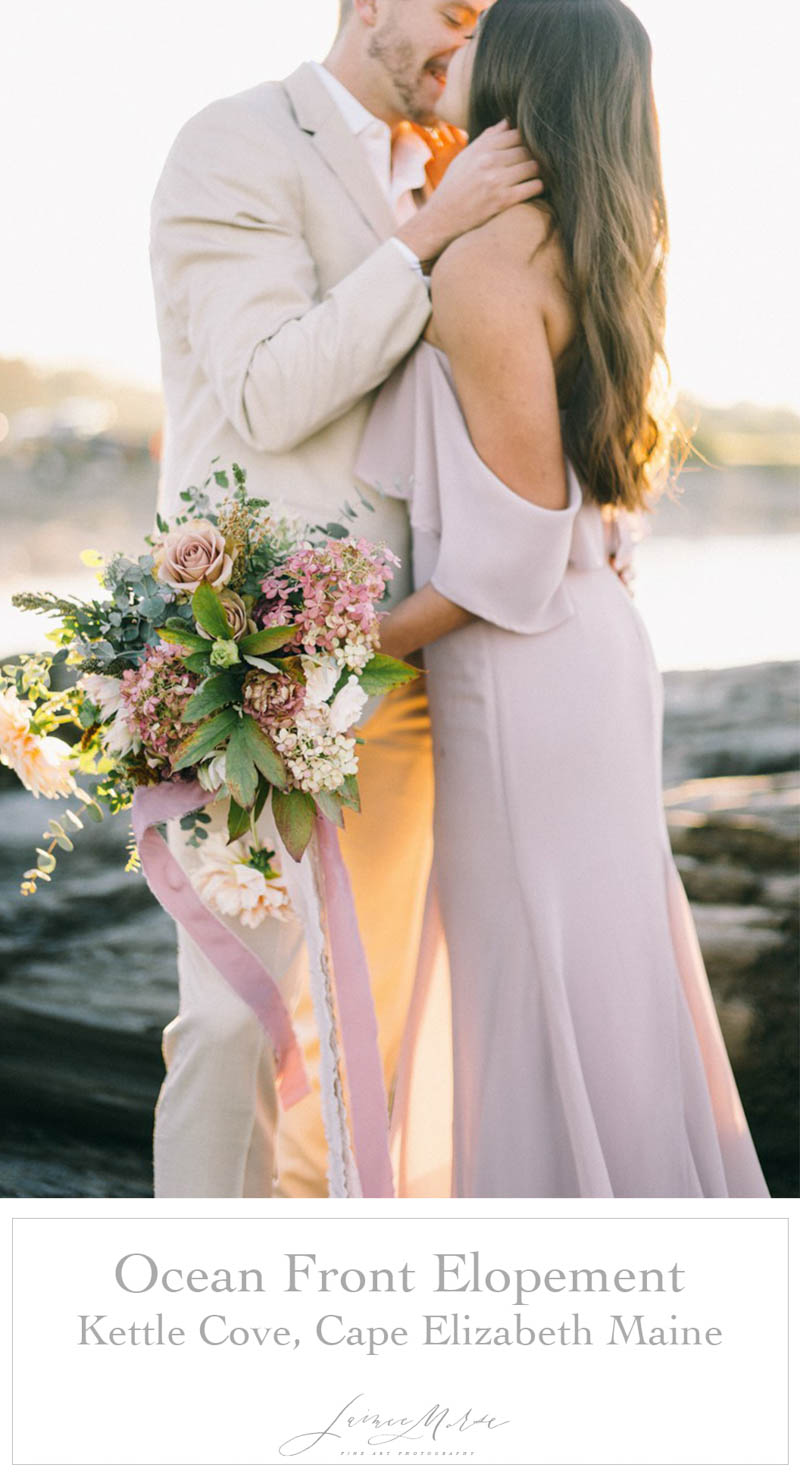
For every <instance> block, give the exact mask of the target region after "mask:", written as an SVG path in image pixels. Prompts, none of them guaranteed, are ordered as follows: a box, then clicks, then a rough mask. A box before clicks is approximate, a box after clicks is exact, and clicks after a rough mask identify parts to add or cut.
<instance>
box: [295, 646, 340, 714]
mask: <svg viewBox="0 0 800 1480" xmlns="http://www.w3.org/2000/svg"><path fill="white" fill-rule="evenodd" d="M302 663H303V673H304V674H305V680H306V703H307V704H313V705H314V706H316V705H318V704H324V703H325V702H326V700H328V699H330V697H331V694H332V693H333V691H334V689H335V687H336V681H337V679H338V677H339V674H340V673H341V671H342V670H341V668H340V667H339V664H338V663H337V662H336V659H335V658H303V659H302Z"/></svg>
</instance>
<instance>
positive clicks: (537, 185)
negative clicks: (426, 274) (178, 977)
mask: <svg viewBox="0 0 800 1480" xmlns="http://www.w3.org/2000/svg"><path fill="white" fill-rule="evenodd" d="M543 188H544V187H543V184H542V181H541V179H540V176H539V166H538V164H537V163H536V161H535V160H534V159H531V156H530V154H529V153H528V151H527V149H526V148H525V145H524V144H523V142H522V135H521V133H520V132H519V129H516V128H512V127H511V125H510V124H509V123H508V122H507V120H505V119H502V120H501V121H500V123H495V124H492V126H491V128H487V129H484V131H483V133H482V134H479V135H478V137H477V139H473V141H472V143H471V144H468V145H467V147H466V148H465V149H462V150H461V151H460V153H458V154H456V156H455V158H454V159H453V160H452V163H451V164H450V166H449V168H448V169H447V171H446V173H445V175H444V177H443V179H442V183H441V185H439V187H438V189H436V190H434V192H433V195H432V196H431V198H430V200H428V201H426V203H425V205H424V206H422V207H421V209H420V210H419V211H417V213H416V215H415V216H412V218H411V220H410V221H407V222H405V224H404V225H403V226H401V228H400V230H399V231H396V232H395V233H394V234H395V236H397V237H398V238H399V239H400V241H402V242H405V243H406V246H409V247H410V248H411V250H412V252H415V253H416V255H417V256H418V257H419V260H420V262H435V261H436V258H437V257H439V256H440V255H441V253H442V252H443V251H444V249H445V247H446V246H449V244H450V242H452V241H455V239H456V237H457V236H463V235H464V234H465V233H466V232H468V231H473V230H474V229H475V227H477V226H482V225H483V224H484V222H486V221H489V220H491V218H492V217H493V216H496V215H498V214H499V213H500V212H501V211H506V210H508V208H509V206H514V205H519V203H520V201H523V200H532V199H533V197H534V196H536V195H541V193H542V190H543Z"/></svg>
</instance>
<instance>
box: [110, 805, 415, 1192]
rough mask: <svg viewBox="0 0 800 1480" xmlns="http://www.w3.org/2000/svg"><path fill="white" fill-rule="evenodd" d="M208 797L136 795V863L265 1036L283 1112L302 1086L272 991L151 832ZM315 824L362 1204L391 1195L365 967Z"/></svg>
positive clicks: (347, 904) (347, 892) (335, 843)
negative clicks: (272, 1055) (138, 860)
mask: <svg viewBox="0 0 800 1480" xmlns="http://www.w3.org/2000/svg"><path fill="white" fill-rule="evenodd" d="M210 799H211V798H210V794H209V792H207V791H205V790H204V788H203V787H202V786H201V785H200V783H199V782H198V781H162V782H160V783H159V784H158V785H157V786H146V787H139V788H137V790H136V791H135V792H134V796H133V832H134V836H135V838H136V844H137V847H138V849H139V857H140V858H141V861H142V869H143V871H144V875H145V878H146V879H147V882H148V884H149V886H150V889H151V890H152V892H153V894H154V895H155V897H156V899H157V900H158V902H159V904H160V905H162V906H163V908H164V909H165V910H166V911H167V913H168V914H170V915H171V916H172V918H173V919H174V920H176V921H178V923H179V924H181V925H182V926H183V927H184V929H185V930H186V931H188V933H189V935H190V936H191V937H192V939H193V940H194V941H195V942H196V944H197V945H198V946H199V947H200V949H201V951H202V952H203V954H204V955H205V956H206V957H207V958H208V960H209V961H211V962H212V964H213V965H214V966H216V968H217V970H218V971H219V972H220V973H221V974H222V976H223V977H224V978H225V980H226V981H227V982H228V984H229V985H230V986H231V987H232V988H233V990H234V991H235V992H237V993H238V995H239V996H240V997H241V998H242V1000H243V1001H244V1002H246V1003H247V1005H248V1007H249V1008H250V1009H251V1010H252V1012H254V1013H255V1015H256V1017H257V1018H258V1020H259V1022H260V1023H261V1025H262V1027H263V1028H264V1029H265V1030H266V1032H267V1034H268V1035H269V1037H270V1039H271V1041H272V1045H273V1049H274V1052H275V1059H276V1083H277V1086H278V1092H279V1095H280V1102H281V1105H282V1106H283V1108H284V1109H285V1110H286V1109H288V1108H289V1107H290V1106H291V1105H294V1104H295V1103H296V1102H297V1101H298V1100H300V1099H302V1098H303V1096H304V1095H306V1094H308V1092H309V1088H310V1086H309V1083H308V1077H307V1075H306V1069H305V1065H304V1063H303V1056H302V1053H301V1051H300V1046H299V1044H298V1042H297V1039H296V1037H295V1034H294V1029H293V1028H292V1023H291V1019H290V1017H289V1013H288V1011H287V1008H286V1004H285V1003H284V1001H283V998H282V997H281V994H280V991H279V989H278V986H277V984H276V982H275V981H274V979H273V978H272V977H271V976H270V974H269V972H268V971H266V970H265V968H264V966H263V965H262V963H261V962H260V961H259V959H258V957H257V956H256V955H255V953H254V952H253V951H251V950H250V949H249V947H248V946H246V945H244V944H243V942H242V941H240V940H239V938H238V936H236V935H234V934H233V931H231V930H229V929H228V927H227V925H224V924H223V923H222V921H221V920H218V919H217V917H216V915H213V914H212V913H211V911H210V910H209V909H207V908H206V906H205V905H204V904H203V902H202V900H201V899H199V897H198V895H197V894H196V892H195V890H194V888H193V886H192V882H191V879H190V878H189V876H188V874H186V873H184V871H183V869H182V868H181V866H180V864H179V863H178V861H177V859H176V858H174V857H173V855H172V853H171V852H170V850H169V848H168V846H167V844H166V843H165V842H164V839H163V838H162V837H161V835H160V833H158V832H157V831H156V827H157V825H158V824H159V823H161V822H168V821H171V820H174V819H176V818H179V817H185V816H186V815H187V814H188V813H189V812H194V811H197V810H198V809H199V808H200V807H204V806H206V805H207V803H208V802H209V800H210ZM316 827H317V839H318V843H319V854H320V863H321V867H322V878H323V885H324V895H325V913H326V917H327V925H328V936H329V940H330V948H331V957H332V962H333V977H334V983H335V988H336V1002H337V1008H338V1014H339V1022H340V1027H341V1033H342V1042H343V1045H344V1056H345V1065H346V1070H347V1083H348V1089H349V1095H350V1106H351V1111H352V1124H353V1141H354V1148H353V1149H354V1153H355V1160H356V1166H357V1167H358V1175H359V1180H360V1182H361V1192H362V1196H364V1197H394V1195H395V1192H394V1182H393V1178H392V1167H391V1160H390V1156H389V1116H388V1107H387V1101H386V1089H385V1086H384V1082H383V1068H382V1064H381V1058H380V1052H379V1048H378V1024H377V1020H376V1017H375V1005H374V1003H373V1000H372V991H371V988H370V980H369V968H368V966H367V960H366V956H365V954H364V947H363V945H362V942H361V936H360V933H359V929H358V918H357V916H356V910H355V903H354V901H353V894H352V889H351V887H350V879H349V877H348V874H347V870H346V868H345V866H344V861H343V859H342V855H341V850H340V848H339V839H338V836H337V832H336V828H335V827H334V825H333V824H332V823H331V822H328V821H327V819H325V818H317V823H316Z"/></svg>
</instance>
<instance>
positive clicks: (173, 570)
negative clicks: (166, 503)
mask: <svg viewBox="0 0 800 1480" xmlns="http://www.w3.org/2000/svg"><path fill="white" fill-rule="evenodd" d="M154 567H155V571H156V574H157V575H158V578H159V580H160V581H164V582H165V584H166V585H167V586H171V587H172V589H173V591H180V592H187V593H190V592H193V591H196V590H197V588H198V586H199V585H200V584H201V582H203V581H208V584H209V586H214V587H219V586H224V585H225V584H226V583H227V582H228V581H229V580H230V578H231V571H232V570H233V561H232V559H231V557H230V555H229V554H228V552H227V550H226V549H225V537H224V535H223V534H222V532H221V530H219V529H217V526H216V525H215V524H212V523H211V521H210V520H209V519H190V520H189V521H188V523H186V524H181V525H180V526H179V527H178V528H177V529H174V530H171V531H170V533H169V534H166V535H164V538H163V540H161V542H160V544H159V545H157V546H156V549H155V551H154Z"/></svg>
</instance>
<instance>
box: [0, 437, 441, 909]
mask: <svg viewBox="0 0 800 1480" xmlns="http://www.w3.org/2000/svg"><path fill="white" fill-rule="evenodd" d="M212 481H213V484H214V485H216V488H218V489H220V490H222V491H223V492H222V500H223V501H222V502H221V503H219V504H217V505H212V500H211V497H210V495H209V492H208V490H209V487H210V485H211V484H212ZM181 500H182V501H183V503H184V505H185V512H184V513H182V514H181V515H180V516H179V517H178V518H176V519H174V520H172V521H171V522H169V523H168V522H167V521H166V520H164V519H162V518H161V517H160V516H159V518H158V521H157V525H158V533H157V534H156V535H154V536H152V537H151V538H149V539H148V540H147V544H148V546H149V549H148V550H147V552H146V553H144V554H142V555H139V556H138V557H137V558H130V557H128V556H126V555H115V556H114V557H113V559H111V560H110V561H108V562H107V563H104V562H103V561H102V559H101V557H100V556H99V555H98V554H97V553H96V552H92V551H85V552H84V555H83V557H82V558H83V559H84V561H85V562H86V563H87V564H89V565H94V566H96V567H97V568H98V580H99V582H100V584H101V585H102V587H103V588H104V589H105V592H106V593H107V594H106V596H105V598H104V599H100V600H90V601H78V600H66V599H61V598H58V597H55V596H52V595H50V594H48V593H30V592H25V593H21V594H19V595H16V596H15V597H14V598H13V600H14V605H15V606H17V607H20V608H22V609H24V610H28V611H37V612H46V613H52V614H53V615H54V616H55V617H56V619H57V623H58V625H57V627H56V629H55V631H54V632H52V633H50V634H48V635H49V637H50V638H51V640H53V641H55V642H57V643H58V644H59V649H58V651H56V652H54V653H53V654H52V655H50V654H47V655H39V656H35V657H28V658H25V659H23V660H22V661H21V662H20V663H18V664H16V665H7V666H6V667H5V668H4V669H3V677H4V680H5V681H4V682H3V683H2V684H0V759H1V760H2V761H3V762H4V763H5V764H6V765H8V766H11V767H12V768H13V769H14V770H15V771H16V773H17V775H18V776H19V777H20V779H21V780H22V782H23V784H24V785H25V786H26V787H27V788H28V789H29V790H30V791H32V792H33V794H34V795H35V796H40V795H41V796H45V797H51V798H56V797H65V798H66V797H69V798H70V799H72V800H73V802H74V803H80V804H81V805H80V806H79V807H78V806H75V805H73V806H72V807H70V809H69V810H68V811H66V813H65V814H64V815H63V816H62V817H61V818H60V819H59V820H57V821H52V822H51V823H50V830H49V831H48V832H46V833H45V835H44V840H43V841H44V843H48V841H49V846H48V847H44V846H43V847H42V848H40V849H39V851H38V855H37V863H36V867H34V868H32V869H30V870H28V872H27V873H26V874H25V876H24V880H23V884H22V889H23V893H27V894H30V893H34V892H35V890H36V888H37V885H38V884H40V883H43V882H46V881H48V880H49V878H50V875H51V874H52V872H53V869H54V868H55V864H56V850H57V849H59V848H60V849H65V850H68V851H69V850H71V848H72V840H71V838H70V836H69V834H70V832H71V831H74V830H76V829H78V828H80V827H81V826H82V823H81V819H80V814H81V812H86V811H88V812H89V813H90V814H92V815H94V816H96V817H97V818H101V817H102V815H103V809H104V808H105V809H106V810H107V811H108V812H111V813H115V812H118V811H121V810H122V809H124V808H126V807H128V806H129V805H130V804H131V801H132V798H133V794H134V792H135V791H136V790H137V789H140V788H142V787H149V786H154V785H157V784H159V783H162V782H164V781H170V780H175V779H181V780H196V781H197V782H199V784H200V786H201V787H202V788H203V790H204V791H206V792H208V794H209V797H210V796H211V795H212V794H214V795H215V796H216V797H217V798H224V799H226V800H227V801H228V813H227V823H228V830H227V844H225V843H224V842H223V843H222V844H220V842H219V841H217V842H215V841H214V840H211V841H210V842H208V843H207V845H206V840H207V839H208V836H209V835H208V830H207V826H206V824H207V823H208V822H209V821H210V818H209V815H208V813H207V812H206V811H205V810H204V809H203V807H202V805H201V806H199V807H196V808H195V809H194V810H193V811H192V812H191V813H189V814H188V815H186V816H184V817H183V818H182V820H181V826H182V827H183V828H184V829H185V830H186V831H187V832H188V833H189V838H188V841H189V843H190V844H191V845H192V846H195V847H198V848H200V849H202V848H203V847H204V845H206V846H207V848H208V850H209V854H210V855H211V856H210V857H209V860H208V870H209V871H210V873H211V875H212V876H213V873H214V869H215V867H218V866H219V865H220V863H221V860H220V859H219V858H218V857H216V854H218V853H219V851H220V847H222V848H223V849H226V848H227V849H228V850H229V851H230V850H231V849H232V845H234V844H236V843H237V842H238V840H240V839H242V838H243V837H244V835H245V834H247V833H248V832H249V833H250V834H251V837H252V846H251V847H250V848H249V850H248V849H243V848H241V847H239V848H238V849H235V850H233V856H232V857H229V859H228V863H229V865H230V866H231V867H235V868H238V869H239V870H240V871H241V869H242V868H245V869H246V870H248V872H251V873H252V878H253V879H256V878H258V876H260V883H261V886H262V887H261V889H260V893H259V891H256V892H257V895H258V900H259V902H260V906H261V907H260V908H259V909H256V910H252V909H251V910H249V911H248V910H247V909H246V908H244V907H242V912H241V917H242V919H243V920H244V922H245V923H247V924H256V923H258V921H259V919H260V918H263V914H264V912H265V910H266V912H269V911H270V905H269V900H270V898H272V901H273V906H274V912H275V913H278V914H280V912H281V908H282V905H283V903H284V897H283V895H282V893H281V891H280V889H274V890H273V891H270V890H269V889H268V888H267V887H266V886H267V885H268V883H269V881H271V880H273V879H276V878H277V876H278V874H277V871H276V869H275V868H274V867H273V863H274V858H275V855H274V852H273V851H272V850H270V849H269V848H265V847H263V846H260V845H259V841H258V835H257V833H256V822H257V820H258V818H259V816H260V814H261V813H262V811H263V809H264V808H265V806H266V804H267V802H268V801H269V802H270V805H271V810H272V817H273V820H274V826H275V828H276V829H277V832H278V833H279V835H280V837H281V839H282V840H283V842H284V844H285V847H286V849H287V851H288V852H289V853H290V854H291V856H292V857H293V858H295V859H298V860H299V859H300V858H302V855H303V852H304V850H305V848H306V846H307V844H308V842H309V840H310V838H311V835H312V831H313V827H314V822H315V818H316V817H317V816H319V815H321V816H323V817H325V818H327V819H328V820H329V821H331V822H333V823H335V824H337V825H341V823H342V819H343V808H346V807H350V808H355V809H358V807H359V796H358V781H357V773H358V759H357V749H356V747H357V745H358V744H359V743H362V742H359V741H358V740H357V739H356V737H355V736H354V735H353V734H352V728H353V726H354V725H355V724H356V723H357V721H358V719H359V717H360V715H361V713H362V710H363V707H364V705H365V703H366V701H367V699H368V697H369V696H371V695H373V694H383V693H386V692H387V691H388V690H390V689H392V688H394V687H395V686H397V685H398V684H404V683H407V682H408V681H409V680H410V679H411V678H413V677H414V676H415V675H416V673H417V670H416V669H415V668H413V667H411V666H410V665H409V664H406V663H401V662H398V661H396V660H395V659H392V658H389V657H387V656H386V655H384V654H381V653H380V652H379V651H378V617H377V604H378V602H379V601H380V599H381V597H382V596H383V594H384V592H385V589H386V585H387V582H388V580H389V577H390V575H391V568H392V565H397V564H399V561H398V560H397V558H396V556H394V555H392V553H391V552H390V551H389V550H388V549H386V548H385V547H381V546H375V545H371V544H369V543H368V542H367V541H366V540H365V539H363V538H362V539H356V538H354V537H352V536H351V535H350V534H349V532H348V529H347V527H346V526H344V525H341V524H329V525H326V526H320V525H315V526H310V525H308V524H306V523H305V522H304V521H303V520H301V519H299V518H298V517H297V516H294V515H290V514H287V513H282V512H280V510H279V509H278V508H273V507H271V506H270V502H269V500H266V499H260V498H252V497H250V496H249V494H248V492H247V487H246V482H245V475H244V473H243V472H242V470H241V469H240V468H238V467H236V466H234V468H233V474H232V477H229V476H228V474H227V473H225V472H222V471H214V472H213V473H212V474H211V475H210V476H209V478H208V479H207V480H206V483H205V484H204V485H203V487H202V488H200V489H198V488H191V489H187V490H186V491H184V492H183V493H182V494H181ZM364 502H365V503H366V500H364ZM354 513H355V511H354V510H352V509H351V508H350V507H349V506H347V514H348V515H353V514H354ZM56 663H59V664H65V665H66V668H67V671H68V672H69V673H71V674H72V675H73V677H72V682H71V683H70V685H69V687H68V688H66V689H62V690H60V691H54V690H53V689H51V687H50V683H51V669H52V667H53V666H54V665H55V664H56ZM65 725H70V726H72V727H74V729H76V730H77V732H78V734H77V739H73V740H72V741H71V742H70V743H68V742H67V741H66V740H64V739H62V738H60V737H59V736H58V735H57V734H56V732H57V731H58V730H59V729H61V728H62V727H63V726H65ZM90 776H91V777H94V778H95V780H94V784H93V786H92V790H91V794H90V792H89V791H87V790H86V782H87V781H88V778H89V777H90ZM137 865H138V860H137V857H136V849H135V845H134V846H132V847H131V859H130V861H129V864H128V867H129V868H130V867H134V868H135V867H137ZM238 897H239V898H240V899H245V900H246V897H247V889H246V888H245V889H244V890H240V891H239V895H238ZM214 902H215V903H217V904H218V905H220V907H221V908H223V910H224V911H225V912H226V913H232V912H233V909H232V907H230V905H229V906H228V908H227V909H226V905H225V901H224V899H222V897H221V896H218V898H217V899H216V900H215V901H214ZM265 902H266V903H265ZM237 912H238V906H237Z"/></svg>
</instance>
